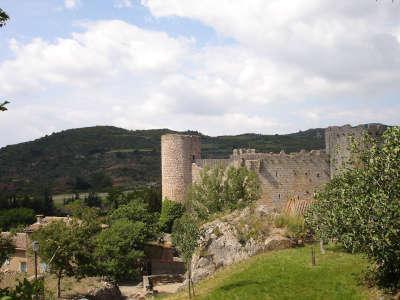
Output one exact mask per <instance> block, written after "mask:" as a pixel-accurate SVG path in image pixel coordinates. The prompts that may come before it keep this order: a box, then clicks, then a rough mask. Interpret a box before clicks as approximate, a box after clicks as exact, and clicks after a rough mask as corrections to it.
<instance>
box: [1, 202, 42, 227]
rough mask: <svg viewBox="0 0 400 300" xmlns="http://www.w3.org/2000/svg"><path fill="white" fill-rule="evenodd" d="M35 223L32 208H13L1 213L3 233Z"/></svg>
mask: <svg viewBox="0 0 400 300" xmlns="http://www.w3.org/2000/svg"><path fill="white" fill-rule="evenodd" d="M33 222H35V212H34V211H33V209H30V208H11V209H6V210H3V211H1V212H0V228H1V229H2V230H3V231H8V230H10V229H12V228H14V227H18V226H21V225H23V226H25V225H29V224H32V223H33Z"/></svg>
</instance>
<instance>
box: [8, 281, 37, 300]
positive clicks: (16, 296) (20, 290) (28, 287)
mask: <svg viewBox="0 0 400 300" xmlns="http://www.w3.org/2000/svg"><path fill="white" fill-rule="evenodd" d="M43 295H44V282H43V280H33V281H32V282H30V281H29V280H28V279H26V278H24V280H23V281H19V282H18V284H17V285H16V287H15V288H13V289H12V288H5V289H0V299H1V300H32V299H36V298H35V297H36V296H39V297H40V296H43ZM41 298H42V297H40V299H41Z"/></svg>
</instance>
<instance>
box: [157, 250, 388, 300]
mask: <svg viewBox="0 0 400 300" xmlns="http://www.w3.org/2000/svg"><path fill="white" fill-rule="evenodd" d="M310 253H311V249H310V246H307V247H303V248H294V249H288V250H281V251H270V252H266V253H263V254H260V255H257V256H254V257H252V258H250V259H248V260H245V261H243V262H240V263H237V264H234V265H232V266H229V267H227V268H224V269H221V270H220V271H218V272H216V273H215V274H214V275H213V276H211V277H210V278H208V279H205V280H203V281H201V282H200V283H199V284H198V285H196V287H195V292H196V297H195V299H215V300H220V299H221V300H222V299H227V300H228V299H243V300H252V299H254V300H259V299H299V300H300V299H307V300H309V299H360V300H361V299H383V298H382V295H381V294H380V291H378V290H377V289H372V288H371V289H369V288H367V287H366V286H365V285H363V283H362V276H363V272H364V271H365V270H366V269H367V267H368V266H369V262H368V260H367V259H365V258H364V257H362V256H361V255H359V254H350V253H344V252H341V251H339V250H337V249H334V248H330V249H328V251H327V252H326V253H325V254H320V253H319V251H318V250H317V251H316V266H312V265H311V255H310ZM155 289H157V286H156V287H155ZM187 298H188V297H187V291H186V290H185V291H182V292H180V293H178V294H175V295H171V296H169V297H166V298H163V299H171V300H173V299H174V300H178V299H187Z"/></svg>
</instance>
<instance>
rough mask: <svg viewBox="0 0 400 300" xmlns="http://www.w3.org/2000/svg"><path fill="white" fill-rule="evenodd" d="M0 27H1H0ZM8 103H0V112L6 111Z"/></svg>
mask: <svg viewBox="0 0 400 300" xmlns="http://www.w3.org/2000/svg"><path fill="white" fill-rule="evenodd" d="M0 24H1V21H0ZM0 27H1V26H0ZM8 103H10V102H8V101H4V102H3V103H0V111H6V110H7V107H6V105H7V104H8Z"/></svg>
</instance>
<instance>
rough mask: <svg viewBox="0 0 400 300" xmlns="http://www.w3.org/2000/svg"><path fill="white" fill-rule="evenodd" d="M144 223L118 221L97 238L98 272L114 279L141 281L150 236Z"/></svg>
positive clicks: (96, 256)
mask: <svg viewBox="0 0 400 300" xmlns="http://www.w3.org/2000/svg"><path fill="white" fill-rule="evenodd" d="M148 237H149V236H148V229H147V228H146V224H145V223H143V222H135V221H132V220H128V219H120V220H116V221H115V222H113V223H112V224H111V226H110V227H109V228H106V229H104V230H103V231H102V232H100V234H99V235H98V236H97V237H96V239H95V244H96V248H95V253H94V256H95V258H96V261H97V264H98V272H99V274H101V275H103V276H107V277H109V278H110V279H113V280H117V281H121V280H137V279H138V278H139V275H140V273H139V269H140V266H141V262H142V259H143V257H144V252H143V244H144V243H145V241H146V240H147V239H148Z"/></svg>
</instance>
